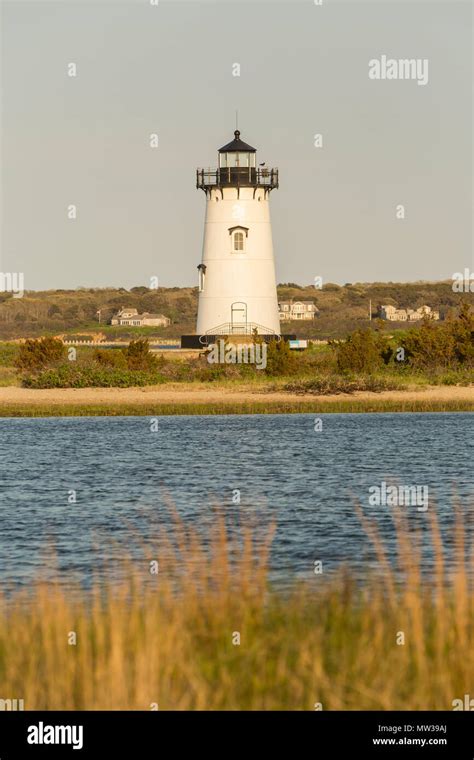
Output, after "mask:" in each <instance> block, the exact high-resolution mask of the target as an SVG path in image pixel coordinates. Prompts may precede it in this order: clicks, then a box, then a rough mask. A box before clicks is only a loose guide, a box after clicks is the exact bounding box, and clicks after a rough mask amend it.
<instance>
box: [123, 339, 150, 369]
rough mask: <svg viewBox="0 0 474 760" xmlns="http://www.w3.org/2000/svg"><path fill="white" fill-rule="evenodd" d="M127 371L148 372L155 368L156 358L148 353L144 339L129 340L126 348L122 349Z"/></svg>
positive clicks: (147, 345) (148, 349)
mask: <svg viewBox="0 0 474 760" xmlns="http://www.w3.org/2000/svg"><path fill="white" fill-rule="evenodd" d="M122 353H123V355H124V357H125V359H126V362H127V367H128V369H133V370H145V371H149V370H152V369H154V368H155V367H156V364H157V361H156V357H155V356H154V355H153V354H152V353H151V352H150V344H149V343H148V340H147V339H146V338H138V339H137V340H131V341H130V343H129V344H128V346H127V348H123V349H122Z"/></svg>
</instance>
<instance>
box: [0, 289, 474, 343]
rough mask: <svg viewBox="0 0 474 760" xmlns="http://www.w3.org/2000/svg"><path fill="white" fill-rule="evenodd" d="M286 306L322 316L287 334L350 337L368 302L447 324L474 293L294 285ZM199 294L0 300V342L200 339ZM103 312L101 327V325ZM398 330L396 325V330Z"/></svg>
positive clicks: (115, 292)
mask: <svg viewBox="0 0 474 760" xmlns="http://www.w3.org/2000/svg"><path fill="white" fill-rule="evenodd" d="M278 297H279V299H280V300H289V299H294V300H311V301H313V302H314V303H315V304H316V306H317V308H318V309H319V314H318V316H317V317H316V319H315V320H314V322H313V321H311V322H306V323H301V322H283V323H282V332H284V333H285V332H286V333H295V334H296V335H297V336H298V337H314V338H319V339H325V338H341V337H345V336H346V335H347V334H348V333H349V332H351V331H352V330H356V329H357V328H359V327H361V326H364V325H366V324H367V322H368V314H369V301H370V300H371V301H372V311H373V315H374V316H375V315H376V313H377V309H378V307H379V306H380V305H381V304H393V305H397V306H399V307H401V308H412V309H416V308H418V307H419V306H421V305H423V304H428V305H429V306H431V307H432V308H434V309H437V310H439V311H440V315H441V319H444V318H446V316H447V315H448V314H449V313H450V311H451V310H452V309H453V308H454V307H457V306H459V304H460V302H461V301H465V302H467V303H470V304H472V305H474V293H454V292H453V290H452V283H451V281H446V282H432V283H430V282H416V283H369V284H367V283H355V284H352V285H349V284H347V285H344V286H339V285H335V284H331V283H328V284H326V285H324V286H323V288H322V289H321V290H318V289H315V288H314V287H313V286H307V287H302V286H300V285H297V284H295V283H286V284H280V285H279V286H278ZM197 301H198V291H197V288H158V289H155V290H150V289H149V288H146V287H144V286H143V287H142V286H138V287H134V288H131V289H130V290H126V289H125V288H89V289H88V288H77V289H76V290H47V291H38V292H36V291H27V292H26V293H25V294H24V296H23V297H22V298H14V297H13V296H12V294H11V293H0V339H3V340H11V339H15V338H25V337H38V336H41V335H62V334H67V333H76V334H81V335H82V334H86V335H87V334H88V333H89V332H91V331H93V332H98V331H100V332H103V333H104V334H105V335H106V336H107V337H110V338H114V337H122V338H125V339H126V338H130V337H133V336H137V335H139V334H142V335H146V336H147V337H153V336H157V337H158V336H159V337H163V338H167V337H168V338H169V337H179V336H180V335H182V334H187V333H193V332H194V330H195V325H196V314H197ZM121 307H130V308H136V309H137V310H138V311H139V312H151V313H162V314H165V315H166V316H167V317H170V319H171V325H170V326H169V327H167V328H162V327H148V328H129V327H111V326H110V325H108V322H109V321H110V318H111V316H112V314H114V313H115V312H116V311H118V309H120V308H121ZM98 310H100V311H101V323H100V324H99V321H98V315H97V312H98ZM392 325H393V323H392ZM395 326H396V325H395Z"/></svg>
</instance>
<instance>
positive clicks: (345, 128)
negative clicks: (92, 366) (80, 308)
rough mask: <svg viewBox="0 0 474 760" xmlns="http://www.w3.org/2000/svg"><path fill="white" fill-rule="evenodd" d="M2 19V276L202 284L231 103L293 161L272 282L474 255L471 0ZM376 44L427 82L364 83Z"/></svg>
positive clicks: (98, 6) (49, 6) (439, 263)
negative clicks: (213, 174)
mask: <svg viewBox="0 0 474 760" xmlns="http://www.w3.org/2000/svg"><path fill="white" fill-rule="evenodd" d="M2 22H3V23H2V95H3V98H2V100H3V109H2V125H1V136H2V159H3V161H2V172H1V180H2V187H1V189H2V202H3V203H2V211H3V213H2V227H1V259H0V271H4V272H6V271H9V272H10V271H11V272H24V276H25V287H26V288H27V289H46V288H61V287H63V288H75V287H77V286H96V287H101V286H107V285H111V286H124V287H127V288H128V287H132V286H134V285H143V284H145V285H147V284H149V282H150V278H151V277H153V276H157V277H158V278H159V282H160V285H163V286H166V287H168V286H173V285H177V286H183V285H195V284H197V269H196V267H197V265H198V264H199V262H200V260H201V249H202V234H203V222H204V211H205V196H204V194H203V193H202V192H201V191H198V190H196V188H195V170H196V167H198V166H205V167H207V166H211V167H212V166H215V165H216V161H217V150H218V148H219V147H221V146H222V145H224V144H225V143H226V142H228V141H229V140H231V139H232V136H233V131H234V129H235V111H236V109H238V111H239V128H240V130H241V137H242V139H243V140H245V141H246V142H249V143H250V144H251V145H253V146H255V147H256V148H257V150H258V154H257V160H258V161H266V162H267V165H268V166H276V167H278V168H279V170H280V188H279V190H277V191H275V192H273V193H272V195H271V211H272V221H273V238H274V247H275V256H276V268H277V281H278V282H287V281H292V282H299V283H301V284H309V283H311V282H313V280H314V277H315V276H321V277H322V278H323V281H326V282H329V281H332V282H338V283H345V282H357V281H375V280H382V281H389V280H393V281H410V280H419V279H428V280H437V279H446V278H451V276H452V274H453V273H454V272H456V271H462V270H463V269H464V267H470V268H471V269H473V268H474V259H473V253H472V252H473V246H472V176H473V171H472V134H473V131H472V7H471V4H470V3H469V2H456V0H447V1H446V2H440V1H436V0H423V1H422V2H413V1H411V0H402V1H400V0H398V1H397V2H389V1H388V0H377V2H357V0H352V2H341V0H339V1H337V0H323V5H322V6H316V5H315V4H314V0H306V1H305V2H298V1H295V0H291V1H287V2H281V1H280V2H273V1H272V0H265V1H262V2H255V1H254V0H252V1H247V2H243V1H242V0H239V2H231V1H230V0H229V1H228V0H219V1H218V2H202V1H200V0H194V1H193V2H180V1H179V0H168V1H167V0H159V4H158V6H152V5H151V4H150V0H127V1H125V0H122V1H120V2H116V1H115V0H106V1H103V2H98V1H97V0H81V1H80V2H77V1H74V0H56V1H53V2H51V1H50V2H43V0H35V1H34V2H28V1H27V0H15V1H14V2H9V1H8V0H4V1H3V2H2ZM382 55H387V56H388V57H393V58H395V59H402V58H421V59H428V61H429V81H428V84H427V85H426V86H420V85H418V84H417V82H416V81H411V80H407V81H393V80H392V81H388V80H385V81H373V80H370V79H369V77H368V62H369V60H371V59H373V58H380V57H381V56H382ZM71 62H74V63H75V64H76V65H77V77H75V78H71V77H68V76H67V66H68V64H69V63H71ZM234 63H239V64H240V66H241V75H240V77H234V76H233V75H232V68H233V64H234ZM152 133H157V134H158V136H159V147H158V148H156V149H152V148H150V147H149V136H150V134H152ZM317 133H321V134H322V136H323V147H322V148H315V147H314V135H315V134H317ZM69 204H76V206H77V219H76V220H75V221H71V220H68V218H67V207H68V205H69ZM398 204H403V205H404V206H405V213H406V218H405V219H403V220H400V219H397V218H396V206H397V205H398Z"/></svg>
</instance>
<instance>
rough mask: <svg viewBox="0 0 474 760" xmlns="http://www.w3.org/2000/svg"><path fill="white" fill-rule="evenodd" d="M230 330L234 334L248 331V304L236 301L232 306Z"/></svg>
mask: <svg viewBox="0 0 474 760" xmlns="http://www.w3.org/2000/svg"><path fill="white" fill-rule="evenodd" d="M230 331H231V334H232V335H236V334H237V335H238V334H244V335H245V334H246V332H247V304H246V303H243V301H235V302H234V303H233V304H232V305H231V307H230Z"/></svg>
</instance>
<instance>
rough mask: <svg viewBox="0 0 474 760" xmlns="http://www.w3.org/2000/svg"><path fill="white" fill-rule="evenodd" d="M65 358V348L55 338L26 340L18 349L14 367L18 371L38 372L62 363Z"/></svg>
mask: <svg viewBox="0 0 474 760" xmlns="http://www.w3.org/2000/svg"><path fill="white" fill-rule="evenodd" d="M65 356H66V347H65V345H64V343H63V342H62V341H61V340H58V339H57V338H39V339H37V340H35V339H28V340H26V341H25V342H24V343H22V344H20V346H19V348H18V353H17V356H16V359H15V367H16V368H17V369H20V370H28V371H30V372H38V371H40V370H42V369H44V368H45V367H48V366H50V365H52V364H55V363H57V362H59V361H62V360H63V359H64V357H65Z"/></svg>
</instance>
